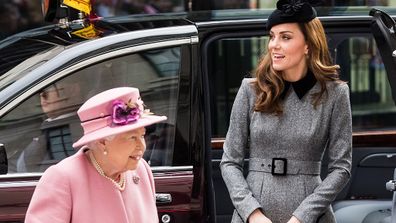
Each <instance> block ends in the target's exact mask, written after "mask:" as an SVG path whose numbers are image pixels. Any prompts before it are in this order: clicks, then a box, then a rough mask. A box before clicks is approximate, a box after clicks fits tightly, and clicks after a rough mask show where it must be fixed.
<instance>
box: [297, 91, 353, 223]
mask: <svg viewBox="0 0 396 223" xmlns="http://www.w3.org/2000/svg"><path fill="white" fill-rule="evenodd" d="M336 90H337V93H336V100H335V102H334V106H333V109H332V111H331V119H330V124H329V139H328V145H327V150H328V156H329V163H328V175H327V176H326V178H325V179H324V180H323V181H322V183H320V184H319V186H318V187H317V188H316V189H315V190H314V192H313V193H312V194H311V195H309V196H308V197H307V198H306V199H304V201H303V202H302V203H301V204H300V205H299V207H298V208H297V209H296V210H295V211H294V213H293V215H294V216H296V217H297V218H298V219H299V220H300V221H301V222H303V223H308V222H316V220H317V218H318V217H319V216H320V215H321V214H322V213H324V212H325V211H326V210H327V209H328V207H329V206H330V205H331V202H333V201H334V199H335V198H336V196H337V194H338V193H339V192H340V191H341V190H342V189H343V188H344V186H345V185H346V184H347V182H348V180H349V178H350V175H351V167H352V117H351V107H350V101H349V88H348V85H346V84H340V85H338V88H337V89H336Z"/></svg>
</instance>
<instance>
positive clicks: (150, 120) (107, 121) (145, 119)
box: [73, 87, 166, 148]
mask: <svg viewBox="0 0 396 223" xmlns="http://www.w3.org/2000/svg"><path fill="white" fill-rule="evenodd" d="M139 98H140V94H139V89H137V88H132V87H119V88H113V89H110V90H107V91H104V92H102V93H99V94H97V95H95V96H93V97H92V98H90V99H88V100H87V101H86V102H85V103H84V104H83V105H82V106H81V107H80V109H78V111H77V114H78V116H79V117H80V120H81V126H82V127H83V129H84V136H83V137H81V138H80V139H79V140H78V141H77V142H75V143H74V144H73V147H74V148H77V147H80V146H83V145H86V144H87V143H89V142H92V141H95V140H97V139H101V138H104V137H107V136H111V135H116V134H119V133H123V132H127V131H132V130H134V129H137V128H140V127H145V126H148V125H151V124H154V123H157V122H160V121H164V120H166V116H157V115H148V114H143V115H142V117H140V118H139V119H138V120H137V121H135V122H133V123H129V124H126V125H113V123H112V118H111V115H112V113H113V102H114V101H115V100H121V101H123V102H125V103H127V102H129V101H130V102H132V103H136V102H137V101H138V99H139ZM140 102H141V103H143V101H140Z"/></svg>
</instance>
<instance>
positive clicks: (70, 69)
mask: <svg viewBox="0 0 396 223" xmlns="http://www.w3.org/2000/svg"><path fill="white" fill-rule="evenodd" d="M197 41H198V37H196V36H193V37H185V38H181V39H177V40H168V41H163V42H155V43H148V44H142V45H138V46H132V47H129V48H124V49H120V50H116V51H111V52H108V53H104V54H101V55H99V56H96V57H93V58H88V59H87V60H84V61H82V62H80V63H78V64H75V65H72V66H71V67H68V68H66V69H64V70H61V71H60V72H58V73H56V74H54V75H52V76H51V77H49V78H47V79H45V80H44V81H41V82H40V83H38V84H37V85H35V86H33V87H32V88H30V89H28V90H27V91H25V92H24V93H22V94H21V95H19V96H18V97H17V98H15V99H14V100H12V102H10V103H8V104H7V105H5V106H4V107H3V108H2V109H1V110H0V117H2V116H3V115H4V114H5V113H7V112H8V111H9V110H11V109H13V108H14V107H15V106H17V105H18V104H19V103H21V102H22V101H23V100H25V99H26V98H28V97H29V96H31V95H32V94H34V93H35V92H37V91H39V90H40V89H41V88H43V87H44V86H46V85H48V84H49V83H52V82H54V81H56V80H58V79H61V78H63V77H64V76H66V75H68V74H70V73H72V72H74V71H76V70H78V69H81V68H83V67H86V66H88V65H90V64H94V63H98V62H100V61H103V60H106V59H109V58H114V57H117V56H122V55H126V54H131V53H136V52H140V51H144V50H149V49H156V48H163V47H171V46H178V45H184V44H193V43H196V42H197ZM62 55H63V53H61V54H59V55H58V56H57V57H60V58H62Z"/></svg>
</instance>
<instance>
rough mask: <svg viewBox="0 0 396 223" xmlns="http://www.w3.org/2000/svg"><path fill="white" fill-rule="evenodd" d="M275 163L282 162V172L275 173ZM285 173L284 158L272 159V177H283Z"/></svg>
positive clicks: (285, 162)
mask: <svg viewBox="0 0 396 223" xmlns="http://www.w3.org/2000/svg"><path fill="white" fill-rule="evenodd" d="M276 161H282V162H283V170H282V172H275V168H276V166H275V163H276ZM286 173H287V159H286V158H272V165H271V174H272V175H277V176H285V175H286Z"/></svg>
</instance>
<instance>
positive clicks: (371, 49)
mask: <svg viewBox="0 0 396 223" xmlns="http://www.w3.org/2000/svg"><path fill="white" fill-rule="evenodd" d="M336 57H337V62H338V64H340V66H341V78H342V79H343V80H346V81H348V83H349V86H350V90H351V103H352V104H351V105H352V118H353V120H352V122H353V129H354V131H366V130H374V129H376V130H380V129H381V130H386V129H396V119H395V118H394V117H395V115H396V106H395V104H394V103H393V100H392V93H391V88H390V85H389V81H388V77H387V73H386V70H385V67H384V64H383V62H382V59H381V56H380V54H379V52H378V48H377V46H376V44H375V41H374V39H373V37H372V36H371V35H370V36H366V37H365V36H352V37H349V38H347V39H344V40H342V41H340V43H339V44H338V45H337V56H336Z"/></svg>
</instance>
